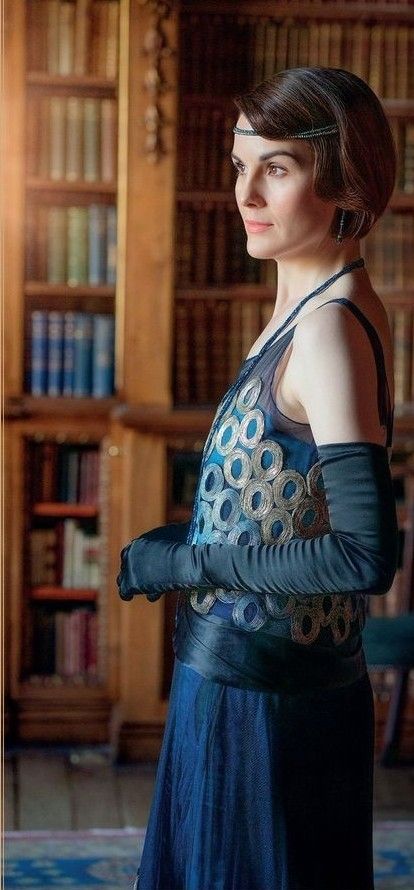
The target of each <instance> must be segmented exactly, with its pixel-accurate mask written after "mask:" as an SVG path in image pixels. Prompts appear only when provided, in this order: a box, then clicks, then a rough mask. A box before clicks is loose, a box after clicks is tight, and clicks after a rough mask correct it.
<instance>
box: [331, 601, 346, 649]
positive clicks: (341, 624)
mask: <svg viewBox="0 0 414 890" xmlns="http://www.w3.org/2000/svg"><path fill="white" fill-rule="evenodd" d="M329 626H330V628H331V633H332V636H333V640H334V643H335V645H336V646H339V645H340V644H341V643H343V642H344V641H345V640H346V639H347V638H348V637H349V633H350V629H351V624H350V620H349V615H347V612H346V610H345V609H341V608H340V609H338V610H337V612H336V613H335V616H334V618H333V620H332V621H330V623H329Z"/></svg>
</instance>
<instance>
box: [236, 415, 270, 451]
mask: <svg viewBox="0 0 414 890" xmlns="http://www.w3.org/2000/svg"><path fill="white" fill-rule="evenodd" d="M263 433H264V416H263V411H261V410H260V408H255V409H254V410H253V411H248V413H247V414H245V416H244V417H243V420H242V422H241V424H240V432H239V441H240V442H241V444H242V445H244V447H245V448H254V447H255V445H258V444H259V442H260V440H261V438H262V436H263Z"/></svg>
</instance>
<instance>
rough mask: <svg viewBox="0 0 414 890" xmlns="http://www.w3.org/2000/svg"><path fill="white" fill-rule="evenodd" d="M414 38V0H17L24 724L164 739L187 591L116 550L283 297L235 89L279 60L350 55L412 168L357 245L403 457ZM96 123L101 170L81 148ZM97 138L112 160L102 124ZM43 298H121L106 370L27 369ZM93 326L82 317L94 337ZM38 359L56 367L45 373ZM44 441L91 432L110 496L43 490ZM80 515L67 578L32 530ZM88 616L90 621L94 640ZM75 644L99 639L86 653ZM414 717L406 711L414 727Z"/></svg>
mask: <svg viewBox="0 0 414 890" xmlns="http://www.w3.org/2000/svg"><path fill="white" fill-rule="evenodd" d="M63 6H64V9H65V11H64V17H63V18H64V24H62V31H61V32H59V33H65V29H66V32H68V31H69V32H70V29H71V28H73V27H74V26H73V22H74V20H75V21H76V26H75V30H74V31H73V43H72V44H70V45H71V46H72V50H73V52H72V56H71V55H70V52H69V58H72V59H73V65H72V66H71V65H68V64H67V61H68V54H66V57H65V54H63V59H61V60H60V63H59V58H60V57H59V53H58V55H57V59H56V54H55V49H54V50H53V52H52V50H51V49H50V47H51V45H52V43H51V41H50V40H49V41H48V39H47V35H48V31H49V29H50V27H52V26H53V27H56V16H57V12H59V10H60V8H61V7H63ZM115 8H117V13H116V15H117V16H118V19H117V22H118V24H117V26H116V27H115V26H113V27H112V25H111V26H110V24H109V23H110V22H111V21H112V22H114V21H115V19H111V16H115ZM74 12H75V18H74ZM116 33H117V34H118V43H117V44H116V41H115V42H114V39H113V37H114V35H115V34H116ZM28 34H29V35H30V39H28V37H27V35H28ZM104 34H107V36H108V39H109V36H110V38H111V39H110V41H109V44H108V42H107V41H106V40H104V39H103V36H102V35H104ZM76 40H77V43H76ZM58 43H59V41H58ZM75 46H77V47H78V49H77V51H76V52H75V49H74V48H75ZM85 47H88V50H87V51H86V50H85ZM117 47H118V48H117ZM119 47H122V52H119ZM413 47H414V22H413V14H412V5H411V4H410V3H408V2H398V3H397V2H393V3H390V2H362V0H361V2H351V3H343V2H339V0H326V2H319V0H313V2H311V0H309V2H303V0H292V2H290V3H288V4H286V3H278V4H275V3H271V2H270V0H262V2H254V0H238V2H237V4H235V3H233V2H224V0H220V2H214V3H210V2H201V0H192V2H191V3H190V2H177V3H175V2H162V3H158V2H156V0H117V2H115V0H29V2H23V0H6V53H7V58H8V59H9V60H11V61H10V62H8V64H7V65H6V83H5V87H6V89H5V100H6V113H7V120H8V127H7V132H6V133H5V158H6V176H7V181H8V183H9V188H10V196H11V200H10V201H9V202H7V207H6V225H5V239H6V244H5V249H6V256H7V258H8V263H7V268H6V282H5V284H6V287H5V312H6V318H7V319H8V322H9V323H8V325H7V326H6V329H5V340H6V344H5V345H6V351H7V353H8V356H9V358H8V361H7V363H6V365H5V375H4V389H5V396H6V417H7V421H6V430H5V433H6V435H5V456H6V470H7V472H6V476H7V478H6V484H7V492H6V517H5V518H6V529H7V531H8V539H9V542H10V547H9V551H10V559H8V560H7V566H6V575H7V578H6V604H5V605H6V612H7V616H6V621H7V638H8V639H9V640H10V645H9V647H8V653H7V665H6V667H7V684H6V694H7V695H8V699H9V702H10V708H9V717H10V728H11V730H12V734H13V736H14V737H15V738H17V739H23V740H24V739H27V740H36V739H38V740H44V739H50V740H58V741H64V740H72V741H85V742H87V741H107V740H108V739H110V738H111V739H113V738H116V742H117V745H118V750H119V753H120V756H122V757H125V758H138V759H143V760H147V759H155V758H156V757H157V755H158V752H159V746H160V741H161V737H162V733H163V728H164V722H165V716H166V712H167V707H168V693H169V686H170V682H171V670H172V663H173V657H172V646H171V634H172V627H173V621H174V612H175V602H176V599H175V596H174V595H171V596H169V597H164V598H162V599H160V600H159V601H157V602H156V603H153V604H149V603H148V602H147V601H146V599H145V597H142V598H137V599H136V600H135V601H134V602H133V603H132V604H125V603H120V601H119V599H118V597H117V592H116V589H115V578H116V575H117V572H118V568H119V552H120V550H121V547H122V546H123V545H124V544H125V542H126V541H128V540H130V538H131V537H135V536H137V535H139V534H140V533H141V532H143V531H145V530H147V529H149V528H151V527H155V526H157V525H161V524H163V523H165V522H167V521H185V520H186V519H187V518H188V517H189V513H190V500H191V493H190V492H191V484H192V482H191V480H194V475H195V473H196V467H197V461H198V460H199V457H200V451H201V449H202V446H203V442H204V439H205V436H206V434H207V432H208V429H209V426H210V423H211V421H212V417H213V406H214V405H215V404H216V403H217V401H218V399H219V398H220V397H221V395H222V393H223V391H224V390H225V388H226V386H227V383H228V382H229V380H230V379H231V378H232V377H234V374H235V373H236V371H237V370H238V367H239V365H240V362H241V360H242V358H243V357H244V356H245V355H246V354H247V352H248V350H249V349H250V346H251V344H252V342H253V341H254V339H255V338H256V337H257V335H258V333H259V331H260V330H261V329H262V328H263V326H264V325H265V324H266V322H267V320H268V318H269V316H270V314H271V312H272V308H273V302H274V293H275V289H276V284H277V280H276V268H275V265H274V264H271V263H270V264H263V263H262V264H260V263H257V262H255V261H254V260H252V259H251V258H250V257H248V256H247V255H246V253H245V247H244V236H243V233H242V229H241V226H240V223H239V220H238V216H237V211H236V206H235V202H234V197H233V174H232V171H231V165H230V162H229V161H228V157H227V155H228V153H229V151H230V148H231V144H232V134H231V127H232V125H233V123H234V108H233V105H232V102H231V96H232V95H233V94H235V93H237V92H238V91H239V90H242V89H244V88H245V87H247V86H248V85H249V84H251V83H253V82H254V81H257V80H258V79H260V78H261V77H263V76H265V75H266V74H268V73H271V71H272V70H273V68H274V67H275V66H276V68H281V67H286V66H287V65H294V64H295V65H296V64H329V65H333V66H335V65H338V66H339V65H342V66H344V67H348V68H350V69H351V70H355V71H356V73H360V74H361V75H362V76H363V77H365V78H366V79H367V80H369V81H370V82H372V85H373V86H374V88H375V83H376V84H377V87H378V84H379V85H380V87H381V88H379V87H378V92H379V94H380V95H381V96H382V97H383V100H384V105H385V108H386V110H387V113H388V115H389V118H390V121H391V124H392V126H393V129H394V133H395V138H396V141H397V145H398V150H399V178H398V186H397V189H396V191H395V194H394V196H393V199H392V202H391V205H390V209H389V211H388V214H387V217H386V218H384V220H383V221H382V223H381V224H379V225H378V228H377V230H375V231H374V232H373V233H372V236H371V237H370V238H369V239H367V241H366V245H365V247H364V249H365V251H366V254H365V255H366V261H367V265H368V268H369V270H370V272H371V274H372V277H373V279H374V281H375V285H376V287H377V289H378V292H379V293H380V295H381V296H382V298H383V299H384V302H385V304H386V306H387V310H388V312H389V315H390V321H391V325H392V330H393V334H394V342H395V347H396V348H395V357H396V382H397V394H398V395H397V399H398V404H397V412H396V413H397V420H396V434H395V442H396V446H395V447H396V448H397V449H398V457H399V459H403V458H404V459H412V458H411V455H412V453H413V452H414V428H413V418H414V410H413V405H414V362H413V335H414V317H413V316H414V267H413V265H412V250H411V248H410V239H411V238H412V234H413V225H414V213H413V211H414V171H413V151H414V148H413V128H414V73H413V69H412V66H410V65H409V64H408V59H409V58H410V57H411V55H412V49H413ZM381 48H382V49H381ZM49 49H50V53H51V56H50V55H49ZM65 59H66V60H65ZM75 59H76V60H77V61H76V65H75ZM82 59H83V62H82ZM385 59H386V60H387V61H386V63H385V61H384V60H385ZM85 60H86V61H85ZM397 60H398V64H397ZM59 64H62V65H64V66H65V65H66V67H65V70H64V71H62V70H59ZM108 65H109V68H108ZM79 66H80V67H81V69H82V70H79ZM397 68H398V72H397ZM102 112H103V113H102ZM52 120H53V127H54V129H53V138H52V137H51V135H50V122H51V121H52ZM68 121H70V122H71V126H70V128H69V129H70V138H69V141H68ZM85 123H86V130H87V133H88V134H89V135H88V139H87V143H88V145H89V151H90V158H89V159H90V161H91V163H90V165H89V166H87V175H85V164H84V160H85V152H84V151H83V152H82V151H80V150H79V133H83V137H82V138H83V139H84V138H85ZM98 124H100V126H98ZM102 125H103V126H102ZM103 130H104V132H103ZM105 139H106V143H105V144H106V145H107V146H109V149H108V148H107V152H108V154H107V158H108V163H107V164H106V166H105V169H104V168H103V167H102V163H100V164H98V154H99V151H98V148H97V146H100V147H102V142H105ZM82 145H84V142H82ZM62 146H63V148H62ZM91 146H92V148H91ZM93 146H95V149H93ZM51 149H53V151H51ZM52 157H53V159H54V161H56V164H54V165H53V166H52V165H51V158H52ZM99 158H100V160H102V152H100V154H99ZM69 162H70V163H69ZM114 207H115V208H116V235H117V249H116V268H115V265H114V262H113V260H114V256H113V250H112V248H113V231H112V235H111V237H112V241H110V242H108V238H107V240H106V242H105V241H104V238H103V236H102V230H105V225H104V223H106V234H107V236H108V216H107V214H108V211H109V212H110V213H112V214H113V210H112V209H111V208H114ZM90 208H93V210H92V211H91V210H90ZM105 217H106V218H105ZM113 223H114V219H113V216H112V224H113ZM93 224H94V225H95V226H96V231H95V235H94V236H93V238H92V240H93V241H94V250H95V253H94V256H93V257H92V259H93V262H92V267H93V270H94V271H95V272H98V271H99V274H96V275H94V276H92V277H91V275H90V269H91V262H90V260H91V256H90V253H89V250H88V251H87V252H86V249H85V245H86V242H88V243H89V240H90V231H91V227H92V225H93ZM62 232H63V233H64V234H65V238H63V239H62V238H61V235H62ZM99 232H100V235H99ZM69 235H70V237H69ZM48 239H49V240H48ZM76 243H77V244H78V246H79V244H80V245H81V247H82V250H81V251H80V254H79V255H78V257H76ZM74 245H75V247H74ZM108 246H109V248H110V250H109V253H111V254H112V259H111V262H110V263H109V274H108V261H106V263H105V262H104V259H105V256H106V260H107V255H108ZM105 250H106V254H105ZM68 260H70V262H68ZM52 272H53V275H52V274H51V273H52ZM69 278H70V281H69V280H68V279H69ZM35 312H38V313H46V314H47V315H46V318H45V315H43V316H42V315H40V316H37V318H38V320H39V325H40V326H41V325H42V324H43V329H42V328H41V330H43V335H42V336H43V340H44V339H45V336H44V331H45V328H46V327H47V328H48V326H49V323H50V324H52V323H53V321H55V322H56V326H57V328H59V324H60V329H61V327H62V319H61V318H60V317H57V316H53V315H52V316H51V317H50V314H51V313H58V314H59V313H63V312H67V313H74V314H79V315H85V316H87V317H88V320H89V325H90V323H91V318H92V320H93V319H94V318H97V317H98V316H105V317H107V316H109V317H110V318H111V319H114V320H115V325H114V329H113V330H112V332H111V338H112V346H111V348H112V356H113V365H112V369H111V380H110V382H111V387H110V388H109V387H107V389H106V390H105V394H102V395H99V396H96V397H94V396H93V395H92V394H91V392H88V391H86V392H85V391H84V392H85V394H84V395H80V394H79V395H74V394H67V395H63V394H61V393H59V389H56V386H55V388H54V389H53V386H52V387H51V389H50V390H49V394H48V392H47V391H46V392H43V394H41V387H40V389H39V390H38V391H37V392H38V394H35V393H34V392H32V376H31V373H30V366H31V362H32V358H33V354H32V325H33V313H35ZM69 321H70V318H69ZM46 322H47V325H46ZM64 325H65V320H64V319H63V328H64ZM63 333H64V332H63ZM42 336H39V340H41V339H42ZM91 339H92V342H93V337H92V338H91V336H90V330H89V347H88V349H89V354H90V341H91ZM41 347H42V344H40V346H39V352H40V353H41V352H42V348H41ZM89 361H90V360H89ZM78 364H79V361H75V365H76V366H78ZM89 367H90V363H89ZM39 376H40V378H41V381H40V382H41V383H42V385H43V386H45V385H46V386H48V373H47V374H45V371H44V370H43V377H42V376H41V374H40V375H39ZM45 379H46V384H45ZM108 379H109V374H108V376H107V383H108ZM69 390H70V387H69V385H68V388H67V392H68V393H69ZM52 392H54V394H51V393H52ZM45 444H47V445H48V446H53V448H55V449H56V450H57V452H58V453H60V452H61V453H63V452H64V451H65V449H68V448H73V449H74V450H75V452H76V451H78V452H80V451H82V449H83V450H88V449H90V450H91V451H93V452H94V453H95V455H96V456H97V460H98V477H99V479H100V483H99V486H98V498H97V503H91V502H90V501H86V502H82V503H81V502H79V497H78V501H77V502H75V503H73V502H71V503H69V502H68V500H67V499H66V500H64V499H63V500H61V499H59V498H57V497H56V493H55V494H54V495H52V494H51V493H50V492H49V494H46V495H45V497H38V496H37V495H36V496H35V495H34V494H33V491H34V488H33V484H34V480H35V479H36V480H37V482H39V480H41V479H42V474H41V472H38V471H37V470H35V468H34V464H33V462H31V458H30V459H29V457H30V455H31V456H32V457H33V454H34V453H35V452H36V448H40V447H43V446H44V445H45ZM28 499H29V500H28ZM70 523H72V524H70ZM65 528H66V529H68V528H69V529H72V532H73V530H74V529H77V530H78V531H80V532H82V531H83V532H84V533H85V534H86V533H88V534H94V533H96V534H99V535H100V536H101V555H102V559H103V564H102V566H101V583H100V584H99V587H95V586H94V585H91V584H90V582H89V583H88V582H87V580H86V581H85V579H83V581H82V579H80V580H79V581H78V582H77V584H79V586H74V585H73V583H72V582H70V583H69V582H68V583H67V584H66V585H63V584H62V583H61V582H62V576H61V575H60V576H59V575H58V573H57V577H53V576H52V577H50V578H49V579H48V580H47V579H45V578H44V577H42V576H40V577H35V578H33V577H32V575H31V568H32V565H31V563H32V560H31V555H30V548H31V539H32V538H33V532H35V531H36V532H37V531H40V532H41V534H40V541H42V533H44V532H50V531H52V532H53V533H56V532H57V530H58V529H60V531H59V534H60V535H62V533H63V534H64V529H65ZM62 530H63V531H62ZM38 538H39V536H38ZM44 538H45V539H46V540H47V535H44ZM32 546H35V545H34V544H33V545H32ZM36 546H37V547H39V546H40V545H39V541H37V543H36ZM9 551H8V552H9ZM57 552H59V548H57ZM60 568H61V566H60ZM57 615H59V618H58V619H57V621H56V616H57ZM51 616H52V617H51ZM85 616H86V617H85ZM88 616H96V617H92V619H91V618H90V617H88ZM71 619H72V620H71ZM53 621H54V627H53ZM88 622H89V624H90V627H89V630H88V629H87V627H86V625H87V624H88ZM94 622H95V625H96V626H95V630H94V631H93V625H94ZM42 629H43V630H42ZM42 633H44V634H45V635H47V634H49V637H50V639H52V638H53V633H54V639H55V644H56V639H57V637H59V642H60V651H59V653H57V651H56V645H55V646H54V647H52V646H50V651H53V655H54V662H53V664H52V659H50V660H49V662H47V659H45V660H44V661H43V662H42V663H41V664H40V665H39V663H38V662H36V658H37V649H38V645H37V641H38V639H39V635H40V636H41V634H42ZM65 633H66V639H68V640H70V639H72V641H73V640H75V639H76V638H77V644H76V645H75V646H74V649H75V653H76V652H77V656H76V658H77V663H76V664H75V662H74V661H73V662H72V663H70V658H69V656H68V653H66V668H63V669H62V668H61V669H60V673H59V671H58V672H56V670H55V669H56V661H58V662H59V665H61V664H62V663H63V664H64V663H65V657H64V656H65V653H64V645H62V641H63V640H64V638H65ZM93 633H95V641H93V639H92V642H91V639H89V643H87V642H85V640H86V639H87V636H88V634H89V637H90V638H92V635H93ZM80 639H83V640H84V644H82V645H80V644H79V640H80ZM82 648H83V651H84V652H85V651H86V652H88V651H89V653H91V652H93V650H94V649H96V653H95V655H94V656H93V658H92V656H91V657H90V659H89V663H88V660H87V659H86V656H85V657H84V661H83V666H82V659H81V656H80V654H79V649H82ZM57 654H58V655H59V657H58V658H56V656H57ZM79 666H81V668H82V670H79ZM39 667H41V668H42V671H43V673H42V671H40V670H39ZM56 676H57V678H58V679H56ZM382 719H383V714H382V712H381V713H380V715H379V720H380V722H381V720H382ZM410 719H411V718H410ZM410 726H411V723H410ZM410 733H411V734H410ZM413 735H414V727H412V729H410V728H409V733H408V741H409V743H411V744H412V736H413ZM410 739H411V742H410Z"/></svg>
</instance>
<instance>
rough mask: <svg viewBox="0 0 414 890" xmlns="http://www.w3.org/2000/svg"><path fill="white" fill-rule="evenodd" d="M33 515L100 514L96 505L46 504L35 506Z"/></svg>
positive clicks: (81, 515)
mask: <svg viewBox="0 0 414 890" xmlns="http://www.w3.org/2000/svg"><path fill="white" fill-rule="evenodd" d="M32 513H34V515H35V516H73V517H76V516H79V517H81V518H82V517H85V516H86V517H89V516H97V515H98V513H99V510H98V507H97V505H96V504H68V503H61V502H57V503H55V502H52V501H48V502H44V503H40V502H39V503H37V504H34V505H33V508H32Z"/></svg>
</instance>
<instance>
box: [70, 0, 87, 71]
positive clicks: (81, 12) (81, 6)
mask: <svg viewBox="0 0 414 890" xmlns="http://www.w3.org/2000/svg"><path fill="white" fill-rule="evenodd" d="M89 5H90V0H76V14H75V34H74V41H75V45H74V59H73V69H74V72H75V74H86V73H87V70H88V48H89V26H90V20H89Z"/></svg>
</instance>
